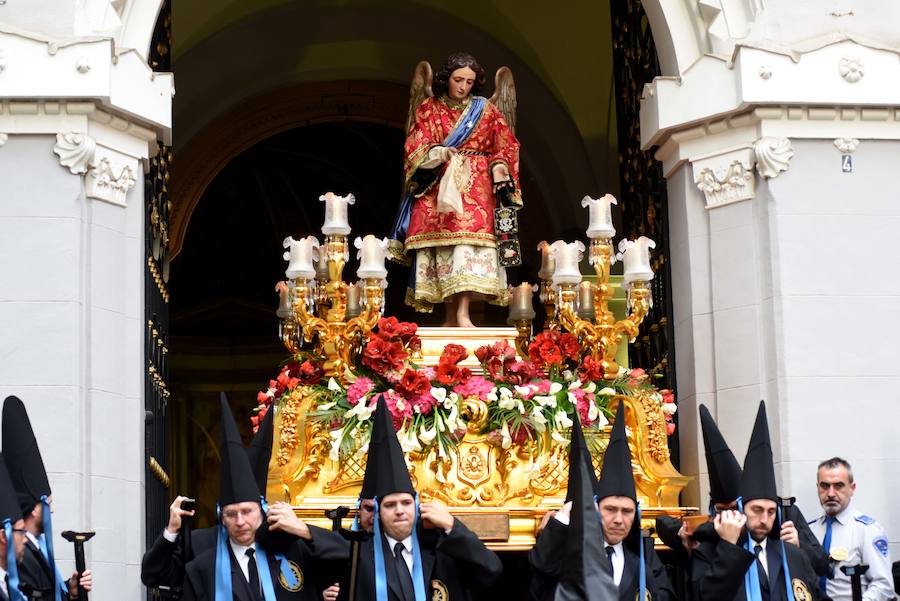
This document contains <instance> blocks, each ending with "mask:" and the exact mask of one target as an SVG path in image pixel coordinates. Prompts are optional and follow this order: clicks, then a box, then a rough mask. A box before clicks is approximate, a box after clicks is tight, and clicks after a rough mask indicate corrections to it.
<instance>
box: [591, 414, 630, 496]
mask: <svg viewBox="0 0 900 601" xmlns="http://www.w3.org/2000/svg"><path fill="white" fill-rule="evenodd" d="M613 496H616V497H628V498H629V499H631V500H632V501H634V503H635V505H637V491H636V490H635V487H634V473H633V472H632V470H631V449H629V448H628V436H627V435H626V434H625V404H624V403H623V402H620V403H619V410H618V412H617V413H616V421H615V423H614V424H613V429H612V434H610V437H609V446H608V447H606V453H605V454H604V455H603V468H602V469H601V470H600V481H599V483H598V487H597V499H598V500H599V499H602V498H604V497H613Z"/></svg>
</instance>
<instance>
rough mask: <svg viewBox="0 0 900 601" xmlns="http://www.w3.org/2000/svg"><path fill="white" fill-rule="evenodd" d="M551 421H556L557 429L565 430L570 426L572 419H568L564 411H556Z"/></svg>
mask: <svg viewBox="0 0 900 601" xmlns="http://www.w3.org/2000/svg"><path fill="white" fill-rule="evenodd" d="M553 421H554V422H555V423H556V429H557V430H565V429H568V428H571V427H572V420H571V419H569V416H568V415H566V412H565V411H557V412H556V414H555V415H554V416H553Z"/></svg>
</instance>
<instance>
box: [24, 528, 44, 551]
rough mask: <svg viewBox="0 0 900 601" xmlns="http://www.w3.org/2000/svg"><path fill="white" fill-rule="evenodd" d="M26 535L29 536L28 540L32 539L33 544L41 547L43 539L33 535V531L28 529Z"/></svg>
mask: <svg viewBox="0 0 900 601" xmlns="http://www.w3.org/2000/svg"><path fill="white" fill-rule="evenodd" d="M25 536H26V538H28V540H30V541H31V544H33V545H34V546H35V547H37V548H38V549H40V548H41V541H39V540H38V538H37V537H36V536H35V535H33V534H32V533H31V532H28V531H26V532H25Z"/></svg>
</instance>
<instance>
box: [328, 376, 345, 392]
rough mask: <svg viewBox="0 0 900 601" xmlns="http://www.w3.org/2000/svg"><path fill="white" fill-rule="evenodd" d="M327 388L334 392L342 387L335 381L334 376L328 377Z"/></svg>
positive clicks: (341, 389) (339, 390)
mask: <svg viewBox="0 0 900 601" xmlns="http://www.w3.org/2000/svg"><path fill="white" fill-rule="evenodd" d="M328 390H333V391H334V392H341V391H343V390H344V389H343V388H341V385H340V384H338V383H337V380H335V379H334V378H328Z"/></svg>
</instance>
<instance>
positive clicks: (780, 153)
mask: <svg viewBox="0 0 900 601" xmlns="http://www.w3.org/2000/svg"><path fill="white" fill-rule="evenodd" d="M753 154H754V155H755V156H756V170H757V171H759V174H760V175H761V176H763V177H765V178H773V177H777V176H778V174H779V173H781V172H782V171H787V169H788V167H789V166H790V162H791V157H793V156H794V149H793V148H792V147H791V140H790V139H789V138H772V137H766V138H760V139H759V140H757V141H756V142H754V143H753Z"/></svg>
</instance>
